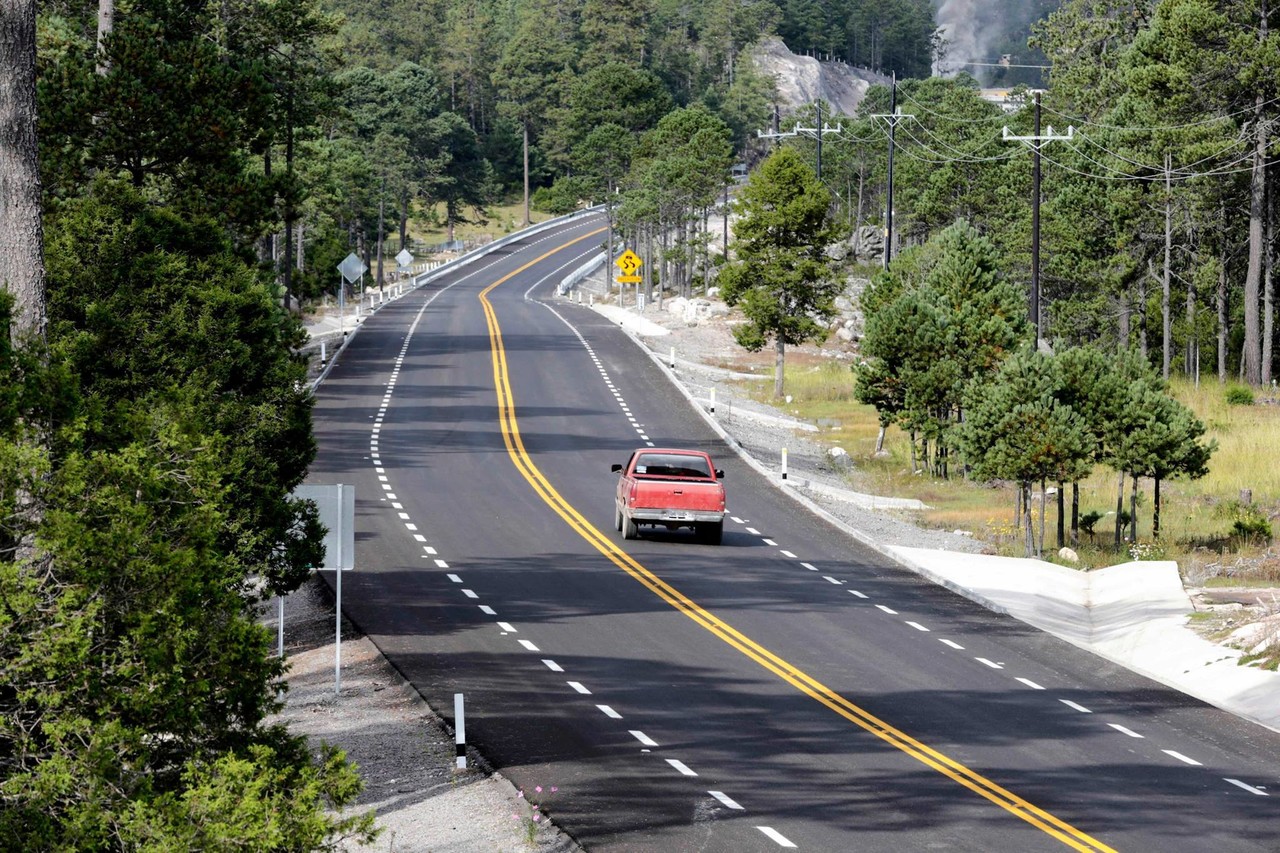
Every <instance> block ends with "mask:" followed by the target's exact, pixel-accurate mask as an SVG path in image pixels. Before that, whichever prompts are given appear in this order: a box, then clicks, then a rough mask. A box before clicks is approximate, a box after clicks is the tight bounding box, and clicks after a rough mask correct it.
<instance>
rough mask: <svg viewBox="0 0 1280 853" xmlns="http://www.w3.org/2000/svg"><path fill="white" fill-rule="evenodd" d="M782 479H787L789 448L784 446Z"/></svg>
mask: <svg viewBox="0 0 1280 853" xmlns="http://www.w3.org/2000/svg"><path fill="white" fill-rule="evenodd" d="M782 479H784V480H785V479H787V449H786V448H785V447H784V448H782Z"/></svg>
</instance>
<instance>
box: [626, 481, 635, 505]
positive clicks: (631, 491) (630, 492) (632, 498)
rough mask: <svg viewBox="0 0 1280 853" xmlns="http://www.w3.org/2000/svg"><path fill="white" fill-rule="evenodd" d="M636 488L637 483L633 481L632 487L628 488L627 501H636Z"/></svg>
mask: <svg viewBox="0 0 1280 853" xmlns="http://www.w3.org/2000/svg"><path fill="white" fill-rule="evenodd" d="M636 490H637V487H636V484H635V483H632V484H631V488H630V489H628V490H627V503H631V504H633V503H635V502H636Z"/></svg>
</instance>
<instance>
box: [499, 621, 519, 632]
mask: <svg viewBox="0 0 1280 853" xmlns="http://www.w3.org/2000/svg"><path fill="white" fill-rule="evenodd" d="M498 627H499V628H501V629H502V630H504V631H506V632H507V633H508V634H519V633H520V632H519V631H517V630H516V629H515V627H514V626H513V625H512V624H511V623H510V622H499V623H498Z"/></svg>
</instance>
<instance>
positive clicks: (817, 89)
mask: <svg viewBox="0 0 1280 853" xmlns="http://www.w3.org/2000/svg"><path fill="white" fill-rule="evenodd" d="M751 58H752V61H753V62H754V64H755V67H756V69H757V70H758V71H759V72H760V73H761V74H764V75H765V76H768V77H772V78H773V80H774V82H775V84H776V85H777V92H778V107H779V109H780V111H781V112H782V114H783V115H787V114H789V113H794V112H795V111H796V110H797V109H799V108H800V107H801V106H804V105H806V104H811V103H813V102H814V101H815V100H817V99H819V98H821V99H822V100H824V101H826V102H827V103H829V104H831V106H832V107H833V108H834V109H835V110H836V112H838V113H840V114H842V115H853V113H854V111H855V110H857V108H858V104H860V103H862V99H863V97H864V96H865V95H866V94H867V89H869V88H870V87H872V86H874V85H877V84H880V85H885V86H887V85H889V83H890V79H889V78H888V77H886V76H885V75H883V74H879V73H877V72H875V71H872V70H870V69H868V68H856V67H854V66H852V65H846V64H845V63H843V62H840V61H838V60H833V61H830V62H822V61H819V60H818V59H816V58H814V57H812V56H799V55H797V54H794V53H792V52H791V51H790V50H789V49H788V48H787V46H786V45H785V44H783V43H782V39H780V38H776V37H775V38H766V39H762V40H761V41H760V42H759V43H758V44H757V45H756V47H755V50H754V51H753V52H752V55H751Z"/></svg>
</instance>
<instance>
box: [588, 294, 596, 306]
mask: <svg viewBox="0 0 1280 853" xmlns="http://www.w3.org/2000/svg"><path fill="white" fill-rule="evenodd" d="M589 300H590V301H588V302H587V304H588V305H591V306H594V305H595V304H596V295H595V294H594V293H592V294H591V295H590V297H589Z"/></svg>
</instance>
